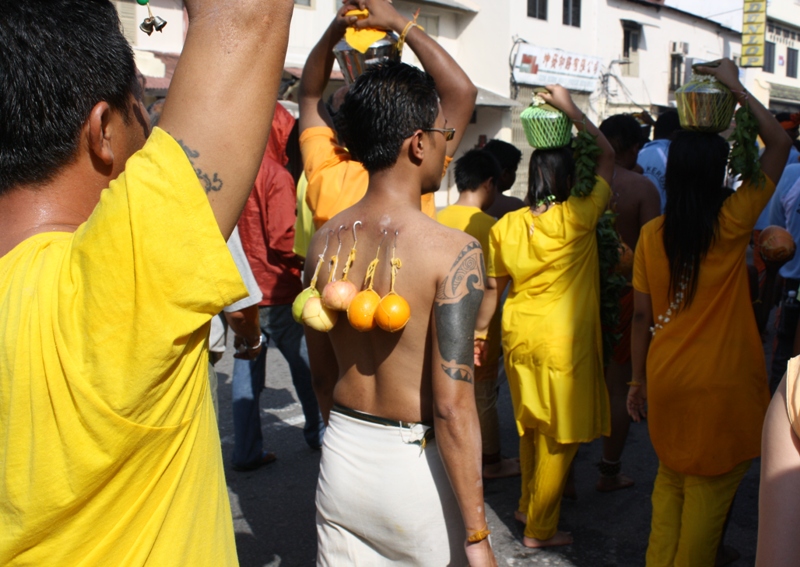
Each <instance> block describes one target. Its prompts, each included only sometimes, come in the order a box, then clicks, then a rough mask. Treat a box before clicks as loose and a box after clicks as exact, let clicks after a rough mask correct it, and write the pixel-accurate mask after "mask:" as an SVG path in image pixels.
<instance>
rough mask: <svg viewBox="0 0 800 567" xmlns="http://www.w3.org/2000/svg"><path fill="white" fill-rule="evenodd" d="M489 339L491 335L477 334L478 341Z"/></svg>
mask: <svg viewBox="0 0 800 567" xmlns="http://www.w3.org/2000/svg"><path fill="white" fill-rule="evenodd" d="M488 338H489V334H488V333H483V334H478V333H475V340H476V341H485V340H486V339H488Z"/></svg>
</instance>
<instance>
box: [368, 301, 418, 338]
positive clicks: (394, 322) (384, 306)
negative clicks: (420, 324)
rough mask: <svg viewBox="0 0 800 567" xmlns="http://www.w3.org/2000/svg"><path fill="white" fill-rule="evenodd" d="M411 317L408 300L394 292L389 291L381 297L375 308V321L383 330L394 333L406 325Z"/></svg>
mask: <svg viewBox="0 0 800 567" xmlns="http://www.w3.org/2000/svg"><path fill="white" fill-rule="evenodd" d="M410 318H411V307H410V306H409V305H408V301H406V300H405V299H403V298H402V297H401V296H399V295H397V294H396V293H389V294H387V295H386V297H384V298H383V299H381V302H380V303H379V304H378V309H376V310H375V322H376V323H378V326H379V327H380V328H381V329H383V330H384V331H389V332H390V333H394V332H396V331H399V330H400V329H402V328H403V327H405V326H406V323H408V320H409V319H410Z"/></svg>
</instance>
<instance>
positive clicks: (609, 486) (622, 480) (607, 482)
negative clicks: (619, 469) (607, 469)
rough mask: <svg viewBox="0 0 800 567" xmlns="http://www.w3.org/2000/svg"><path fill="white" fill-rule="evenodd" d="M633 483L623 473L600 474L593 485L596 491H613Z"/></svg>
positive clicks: (628, 486)
mask: <svg viewBox="0 0 800 567" xmlns="http://www.w3.org/2000/svg"><path fill="white" fill-rule="evenodd" d="M634 484H635V483H634V482H633V479H632V478H629V477H627V476H625V475H624V474H618V475H616V476H601V477H600V478H599V479H598V481H597V485H595V489H596V490H597V492H614V491H615V490H622V489H623V488H630V487H631V486H633V485H634Z"/></svg>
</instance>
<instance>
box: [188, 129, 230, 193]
mask: <svg viewBox="0 0 800 567" xmlns="http://www.w3.org/2000/svg"><path fill="white" fill-rule="evenodd" d="M178 144H179V145H180V146H181V148H182V149H183V151H184V152H186V157H188V158H189V163H191V164H192V167H193V168H194V172H195V173H196V174H197V179H199V180H200V183H201V184H202V185H203V189H205V192H206V193H211V192H212V191H222V179H220V178H219V176H218V175H217V174H216V173H214V174H213V177H212V176H211V175H209V174H208V173H206V172H205V171H203V170H202V169H200V168H199V167H197V166H196V165H195V163H194V160H196V159H197V158H198V157H200V152H198V151H197V150H193V149H192V148H190V147H189V146H187V145H186V144H184V143H183V140H178Z"/></svg>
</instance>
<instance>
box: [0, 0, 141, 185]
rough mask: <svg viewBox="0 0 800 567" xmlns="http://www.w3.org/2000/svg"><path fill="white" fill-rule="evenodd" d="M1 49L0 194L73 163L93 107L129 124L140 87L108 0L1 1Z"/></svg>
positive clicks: (45, 178) (50, 175)
mask: <svg viewBox="0 0 800 567" xmlns="http://www.w3.org/2000/svg"><path fill="white" fill-rule="evenodd" d="M0 46H2V49H0V194H3V193H5V192H7V191H8V190H10V189H12V188H14V187H16V186H19V185H28V184H39V183H44V182H46V181H49V180H51V179H52V178H53V177H54V176H55V175H56V174H57V173H58V171H59V170H60V169H61V168H62V167H64V166H66V165H68V164H69V163H71V162H72V160H74V159H75V158H76V157H77V153H78V141H79V138H80V132H81V129H82V128H83V125H84V123H85V122H86V120H87V118H88V117H89V113H90V112H91V110H92V108H93V107H94V106H95V105H96V104H97V103H99V102H101V101H105V102H107V103H108V104H109V106H111V108H113V109H114V110H117V111H120V112H121V113H122V115H123V117H124V118H125V120H126V122H127V120H129V119H130V116H129V113H128V109H129V106H130V98H131V97H132V96H134V97H135V96H137V94H138V93H139V91H140V86H139V84H138V82H137V80H136V67H135V63H134V59H133V51H132V50H131V47H130V45H128V42H127V41H126V39H125V37H124V36H123V35H122V30H121V26H120V21H119V17H118V16H117V11H116V9H115V8H114V5H113V4H112V3H111V2H109V1H108V0H17V1H4V2H2V3H0Z"/></svg>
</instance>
